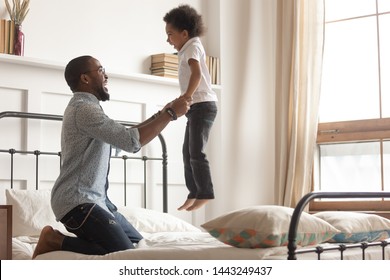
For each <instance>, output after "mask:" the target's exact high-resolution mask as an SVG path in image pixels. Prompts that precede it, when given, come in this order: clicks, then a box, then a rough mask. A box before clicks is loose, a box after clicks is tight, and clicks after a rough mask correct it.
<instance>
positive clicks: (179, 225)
mask: <svg viewBox="0 0 390 280" xmlns="http://www.w3.org/2000/svg"><path fill="white" fill-rule="evenodd" d="M118 212H119V213H121V214H122V215H123V216H124V217H125V218H126V219H127V220H128V221H129V222H130V223H131V224H132V225H133V226H134V227H135V228H136V229H137V230H138V231H140V232H149V233H152V232H170V231H176V232H179V231H180V232H183V231H196V232H200V231H201V230H200V229H199V228H197V227H195V226H193V225H191V224H190V223H187V222H186V221H184V220H182V219H179V218H177V217H175V216H173V215H170V214H168V213H163V212H158V211H155V210H151V209H144V208H137V207H118Z"/></svg>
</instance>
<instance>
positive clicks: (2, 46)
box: [0, 19, 15, 54]
mask: <svg viewBox="0 0 390 280" xmlns="http://www.w3.org/2000/svg"><path fill="white" fill-rule="evenodd" d="M14 45H15V22H14V21H11V20H6V19H0V53H6V54H14Z"/></svg>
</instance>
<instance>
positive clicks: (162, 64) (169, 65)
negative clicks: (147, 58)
mask: <svg viewBox="0 0 390 280" xmlns="http://www.w3.org/2000/svg"><path fill="white" fill-rule="evenodd" d="M178 66H179V65H178V63H173V62H167V61H161V62H152V68H159V67H160V68H161V67H166V68H173V69H177V68H178Z"/></svg>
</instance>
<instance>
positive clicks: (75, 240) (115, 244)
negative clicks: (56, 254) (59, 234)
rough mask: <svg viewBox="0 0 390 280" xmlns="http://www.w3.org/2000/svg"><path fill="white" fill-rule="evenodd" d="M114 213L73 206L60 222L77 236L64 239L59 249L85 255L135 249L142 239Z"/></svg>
mask: <svg viewBox="0 0 390 280" xmlns="http://www.w3.org/2000/svg"><path fill="white" fill-rule="evenodd" d="M113 214H114V216H115V217H113V216H112V215H110V213H108V212H107V211H106V210H104V209H103V208H101V207H100V206H98V205H96V204H94V203H85V204H81V205H79V206H77V207H75V208H74V209H73V210H71V211H70V212H69V213H68V214H66V215H65V217H64V218H63V219H61V222H62V223H63V224H64V225H65V227H66V229H67V230H68V231H69V232H71V233H74V234H75V235H76V236H77V237H68V236H67V237H65V239H64V241H63V243H62V248H61V249H62V250H64V251H72V252H77V253H82V254H87V255H104V254H107V253H111V252H115V251H121V250H126V249H134V245H133V243H138V242H139V241H140V240H141V239H142V238H143V237H142V236H141V234H140V233H139V232H138V231H137V230H136V229H135V228H134V227H133V226H132V225H131V224H130V223H129V222H128V221H127V220H126V219H125V218H124V217H123V216H122V215H121V214H120V213H118V212H116V211H114V212H113Z"/></svg>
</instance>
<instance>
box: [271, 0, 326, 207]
mask: <svg viewBox="0 0 390 280" xmlns="http://www.w3.org/2000/svg"><path fill="white" fill-rule="evenodd" d="M323 21H324V3H323V0H278V6H277V50H276V57H277V61H276V143H275V144H276V145H275V147H276V160H275V168H276V169H275V199H276V201H275V203H276V204H278V205H284V206H289V207H294V206H295V205H296V203H297V202H298V200H299V199H300V198H301V197H302V196H303V195H304V194H306V193H308V192H309V191H310V186H311V176H312V166H313V155H314V151H315V141H316V133H317V119H318V106H319V95H320V82H321V68H322V54H323V41H324V40H323V34H324V32H323V28H324V23H323Z"/></svg>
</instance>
